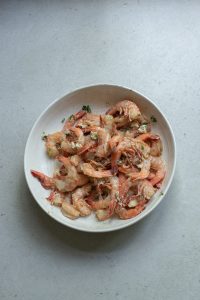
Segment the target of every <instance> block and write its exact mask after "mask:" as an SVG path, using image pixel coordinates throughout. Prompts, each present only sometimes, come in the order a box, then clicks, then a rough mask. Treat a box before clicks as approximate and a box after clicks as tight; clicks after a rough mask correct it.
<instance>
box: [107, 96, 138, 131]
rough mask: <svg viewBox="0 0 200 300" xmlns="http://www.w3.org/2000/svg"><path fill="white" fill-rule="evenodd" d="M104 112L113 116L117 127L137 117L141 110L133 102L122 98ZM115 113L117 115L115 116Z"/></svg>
mask: <svg viewBox="0 0 200 300" xmlns="http://www.w3.org/2000/svg"><path fill="white" fill-rule="evenodd" d="M106 114H109V115H112V116H114V121H115V123H116V124H117V126H118V127H121V126H124V125H126V124H128V123H130V122H131V121H133V120H135V119H137V117H138V116H140V115H141V112H140V110H139V108H138V107H137V105H136V104H135V103H134V102H132V101H129V100H123V101H120V102H118V103H117V104H116V105H115V106H113V107H112V108H110V109H109V110H108V111H107V112H106ZM116 114H117V116H115V115H116Z"/></svg>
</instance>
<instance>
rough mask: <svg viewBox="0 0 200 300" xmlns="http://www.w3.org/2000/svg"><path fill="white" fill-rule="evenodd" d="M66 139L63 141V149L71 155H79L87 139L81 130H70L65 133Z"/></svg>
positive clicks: (74, 128)
mask: <svg viewBox="0 0 200 300" xmlns="http://www.w3.org/2000/svg"><path fill="white" fill-rule="evenodd" d="M65 134H66V139H65V140H63V141H62V143H61V145H60V147H61V149H62V150H63V151H64V152H66V153H70V154H74V153H77V152H78V151H79V150H80V149H81V148H82V147H83V145H84V142H85V137H84V135H83V132H82V130H81V129H80V128H76V127H73V128H70V129H67V130H66V131H65Z"/></svg>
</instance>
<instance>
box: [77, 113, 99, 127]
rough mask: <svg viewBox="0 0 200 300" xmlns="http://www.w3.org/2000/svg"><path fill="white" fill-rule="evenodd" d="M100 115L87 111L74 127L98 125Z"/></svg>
mask: <svg viewBox="0 0 200 300" xmlns="http://www.w3.org/2000/svg"><path fill="white" fill-rule="evenodd" d="M100 123H101V122H100V116H99V115H95V114H92V113H87V114H85V115H84V116H83V118H81V120H79V121H78V122H77V124H76V127H80V128H82V129H85V128H88V127H93V126H96V127H100Z"/></svg>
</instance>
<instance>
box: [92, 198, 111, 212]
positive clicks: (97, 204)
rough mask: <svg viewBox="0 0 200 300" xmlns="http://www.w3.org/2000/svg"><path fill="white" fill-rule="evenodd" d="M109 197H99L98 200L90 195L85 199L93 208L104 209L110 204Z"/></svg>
mask: <svg viewBox="0 0 200 300" xmlns="http://www.w3.org/2000/svg"><path fill="white" fill-rule="evenodd" d="M110 201H111V200H110V197H109V196H108V197H106V198H105V199H101V200H98V201H94V200H93V198H92V197H89V198H88V199H87V203H88V204H89V205H90V207H91V208H92V209H94V210H99V209H105V208H108V207H109V205H110Z"/></svg>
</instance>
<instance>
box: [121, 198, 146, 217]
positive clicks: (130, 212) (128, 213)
mask: <svg viewBox="0 0 200 300" xmlns="http://www.w3.org/2000/svg"><path fill="white" fill-rule="evenodd" d="M145 204H146V201H145V200H144V201H140V202H139V204H138V205H137V206H135V207H134V208H129V209H127V208H124V207H120V206H117V207H116V209H115V213H116V214H117V215H118V216H119V218H120V219H123V220H127V219H131V218H133V217H136V216H137V215H138V214H140V213H141V212H142V211H143V210H144V209H145Z"/></svg>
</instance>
